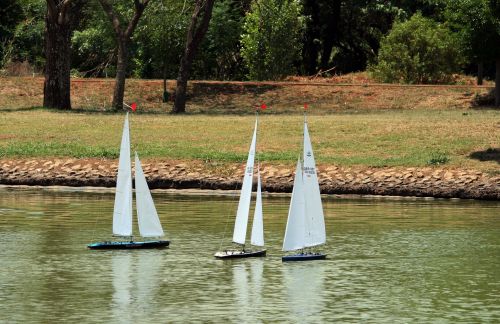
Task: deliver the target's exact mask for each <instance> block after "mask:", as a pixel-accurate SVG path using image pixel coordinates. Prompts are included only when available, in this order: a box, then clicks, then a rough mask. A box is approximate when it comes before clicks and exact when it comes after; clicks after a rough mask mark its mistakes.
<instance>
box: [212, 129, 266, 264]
mask: <svg viewBox="0 0 500 324" xmlns="http://www.w3.org/2000/svg"><path fill="white" fill-rule="evenodd" d="M257 125H258V120H255V128H254V131H253V137H252V144H251V145H250V151H249V153H248V158H247V164H246V168H245V175H244V177H243V185H242V187H241V192H240V201H239V204H238V211H237V212H236V221H235V223H234V231H233V243H235V244H237V245H238V249H230V250H224V251H220V252H217V253H215V255H214V256H215V257H216V258H219V259H226V258H247V257H261V256H265V255H266V250H265V249H262V248H261V247H262V246H264V225H263V217H262V193H261V184H260V171H258V172H257V198H256V201H255V211H254V218H253V225H252V235H251V238H250V243H251V245H253V246H256V247H258V249H256V250H254V251H252V250H248V249H245V241H246V235H247V224H248V214H249V212H250V200H251V198H252V181H253V173H254V172H253V171H254V161H255V147H256V142H257Z"/></svg>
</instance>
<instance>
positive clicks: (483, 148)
mask: <svg viewBox="0 0 500 324" xmlns="http://www.w3.org/2000/svg"><path fill="white" fill-rule="evenodd" d="M302 120H303V117H302V115H301V114H300V113H296V114H269V113H264V114H262V115H261V119H260V129H259V137H258V151H259V152H260V154H259V158H260V160H261V161H266V163H278V162H279V163H286V164H290V165H292V164H293V163H294V161H295V160H296V159H297V156H298V154H299V153H300V150H301V141H302ZM308 120H309V127H310V133H311V138H312V141H313V147H314V149H315V155H316V158H317V162H318V163H319V164H335V165H342V166H366V167H383V166H404V167H423V166H429V165H440V166H443V164H444V165H445V166H449V167H453V168H468V169H477V170H480V171H486V172H489V173H493V174H498V162H496V161H495V159H496V160H497V161H498V156H497V155H498V153H496V155H495V154H493V156H491V154H490V155H488V154H489V153H488V152H490V153H491V152H492V150H493V151H494V149H495V148H498V145H499V143H500V131H499V127H500V115H499V112H498V111H493V110H484V111H481V110H469V111H468V112H463V111H459V110H450V109H447V110H433V109H431V110H428V109H423V110H397V111H388V110H378V111H364V112H360V113H355V114H353V113H348V112H343V113H335V114H327V115H321V114H317V113H316V112H315V111H314V109H313V110H312V111H311V113H310V116H309V118H308ZM130 123H131V136H132V146H133V149H135V150H137V151H138V152H139V154H140V155H141V156H142V157H143V158H148V159H168V160H174V159H175V160H187V161H190V160H191V161H203V162H207V163H211V164H219V165H223V164H224V162H234V161H244V160H245V159H246V154H247V151H248V147H249V144H250V139H251V133H252V129H253V124H254V116H252V115H244V116H239V115H185V116H172V115H165V114H161V115H159V114H133V115H131V118H130ZM122 124H123V114H102V113H92V114H90V113H74V112H70V113H66V112H55V111H46V110H41V109H33V110H23V111H6V112H4V113H2V114H0V158H25V157H30V158H31V157H55V156H57V157H76V158H85V157H102V158H116V157H117V156H118V151H119V143H120V137H121V131H122ZM484 157H486V161H481V159H485V158H484Z"/></svg>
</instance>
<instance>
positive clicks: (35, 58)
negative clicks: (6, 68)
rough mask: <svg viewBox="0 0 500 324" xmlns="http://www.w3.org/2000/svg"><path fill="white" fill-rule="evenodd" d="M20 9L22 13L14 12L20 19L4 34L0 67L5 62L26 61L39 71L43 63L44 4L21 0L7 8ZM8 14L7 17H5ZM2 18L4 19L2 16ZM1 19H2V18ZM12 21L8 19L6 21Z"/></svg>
mask: <svg viewBox="0 0 500 324" xmlns="http://www.w3.org/2000/svg"><path fill="white" fill-rule="evenodd" d="M18 6H20V7H21V8H22V12H18V11H17V9H16V10H15V11H14V13H15V15H20V16H21V17H22V19H21V20H20V21H19V22H18V23H17V25H15V28H13V29H12V28H11V29H10V31H9V33H5V34H4V35H5V36H6V38H5V39H3V40H2V43H3V45H4V46H3V53H0V54H1V55H2V56H0V66H2V65H4V64H6V63H7V62H24V61H27V62H29V63H30V64H32V65H34V66H35V67H36V68H37V69H41V68H42V67H43V64H44V62H45V60H44V58H43V33H44V28H45V22H44V19H43V17H44V14H45V10H46V9H45V4H44V2H41V1H36V0H21V1H15V3H14V2H13V3H11V7H9V8H12V7H14V8H18ZM9 15H10V13H9V14H8V15H7V17H8V16H9ZM2 17H5V16H3V15H2ZM18 18H19V16H18ZM2 19H3V18H2ZM11 20H12V19H11V18H9V19H8V21H11Z"/></svg>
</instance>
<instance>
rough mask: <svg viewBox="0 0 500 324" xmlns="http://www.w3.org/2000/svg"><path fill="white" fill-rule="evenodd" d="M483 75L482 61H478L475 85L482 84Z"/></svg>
mask: <svg viewBox="0 0 500 324" xmlns="http://www.w3.org/2000/svg"><path fill="white" fill-rule="evenodd" d="M483 76H484V63H483V62H479V63H478V64H477V85H483Z"/></svg>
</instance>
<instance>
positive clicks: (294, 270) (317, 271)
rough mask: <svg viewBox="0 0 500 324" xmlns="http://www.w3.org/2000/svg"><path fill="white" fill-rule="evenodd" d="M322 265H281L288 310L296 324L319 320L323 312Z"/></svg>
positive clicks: (323, 272) (314, 263)
mask: <svg viewBox="0 0 500 324" xmlns="http://www.w3.org/2000/svg"><path fill="white" fill-rule="evenodd" d="M324 268H325V267H324V266H323V265H319V264H318V263H317V262H313V263H293V264H283V268H282V273H283V282H284V284H285V287H286V296H287V304H288V309H289V312H290V313H291V314H293V315H294V318H296V319H297V321H296V322H297V323H311V322H315V319H317V320H320V319H321V317H320V315H321V312H322V311H324V307H325V305H324V298H323V291H324V274H325V270H324Z"/></svg>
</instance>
